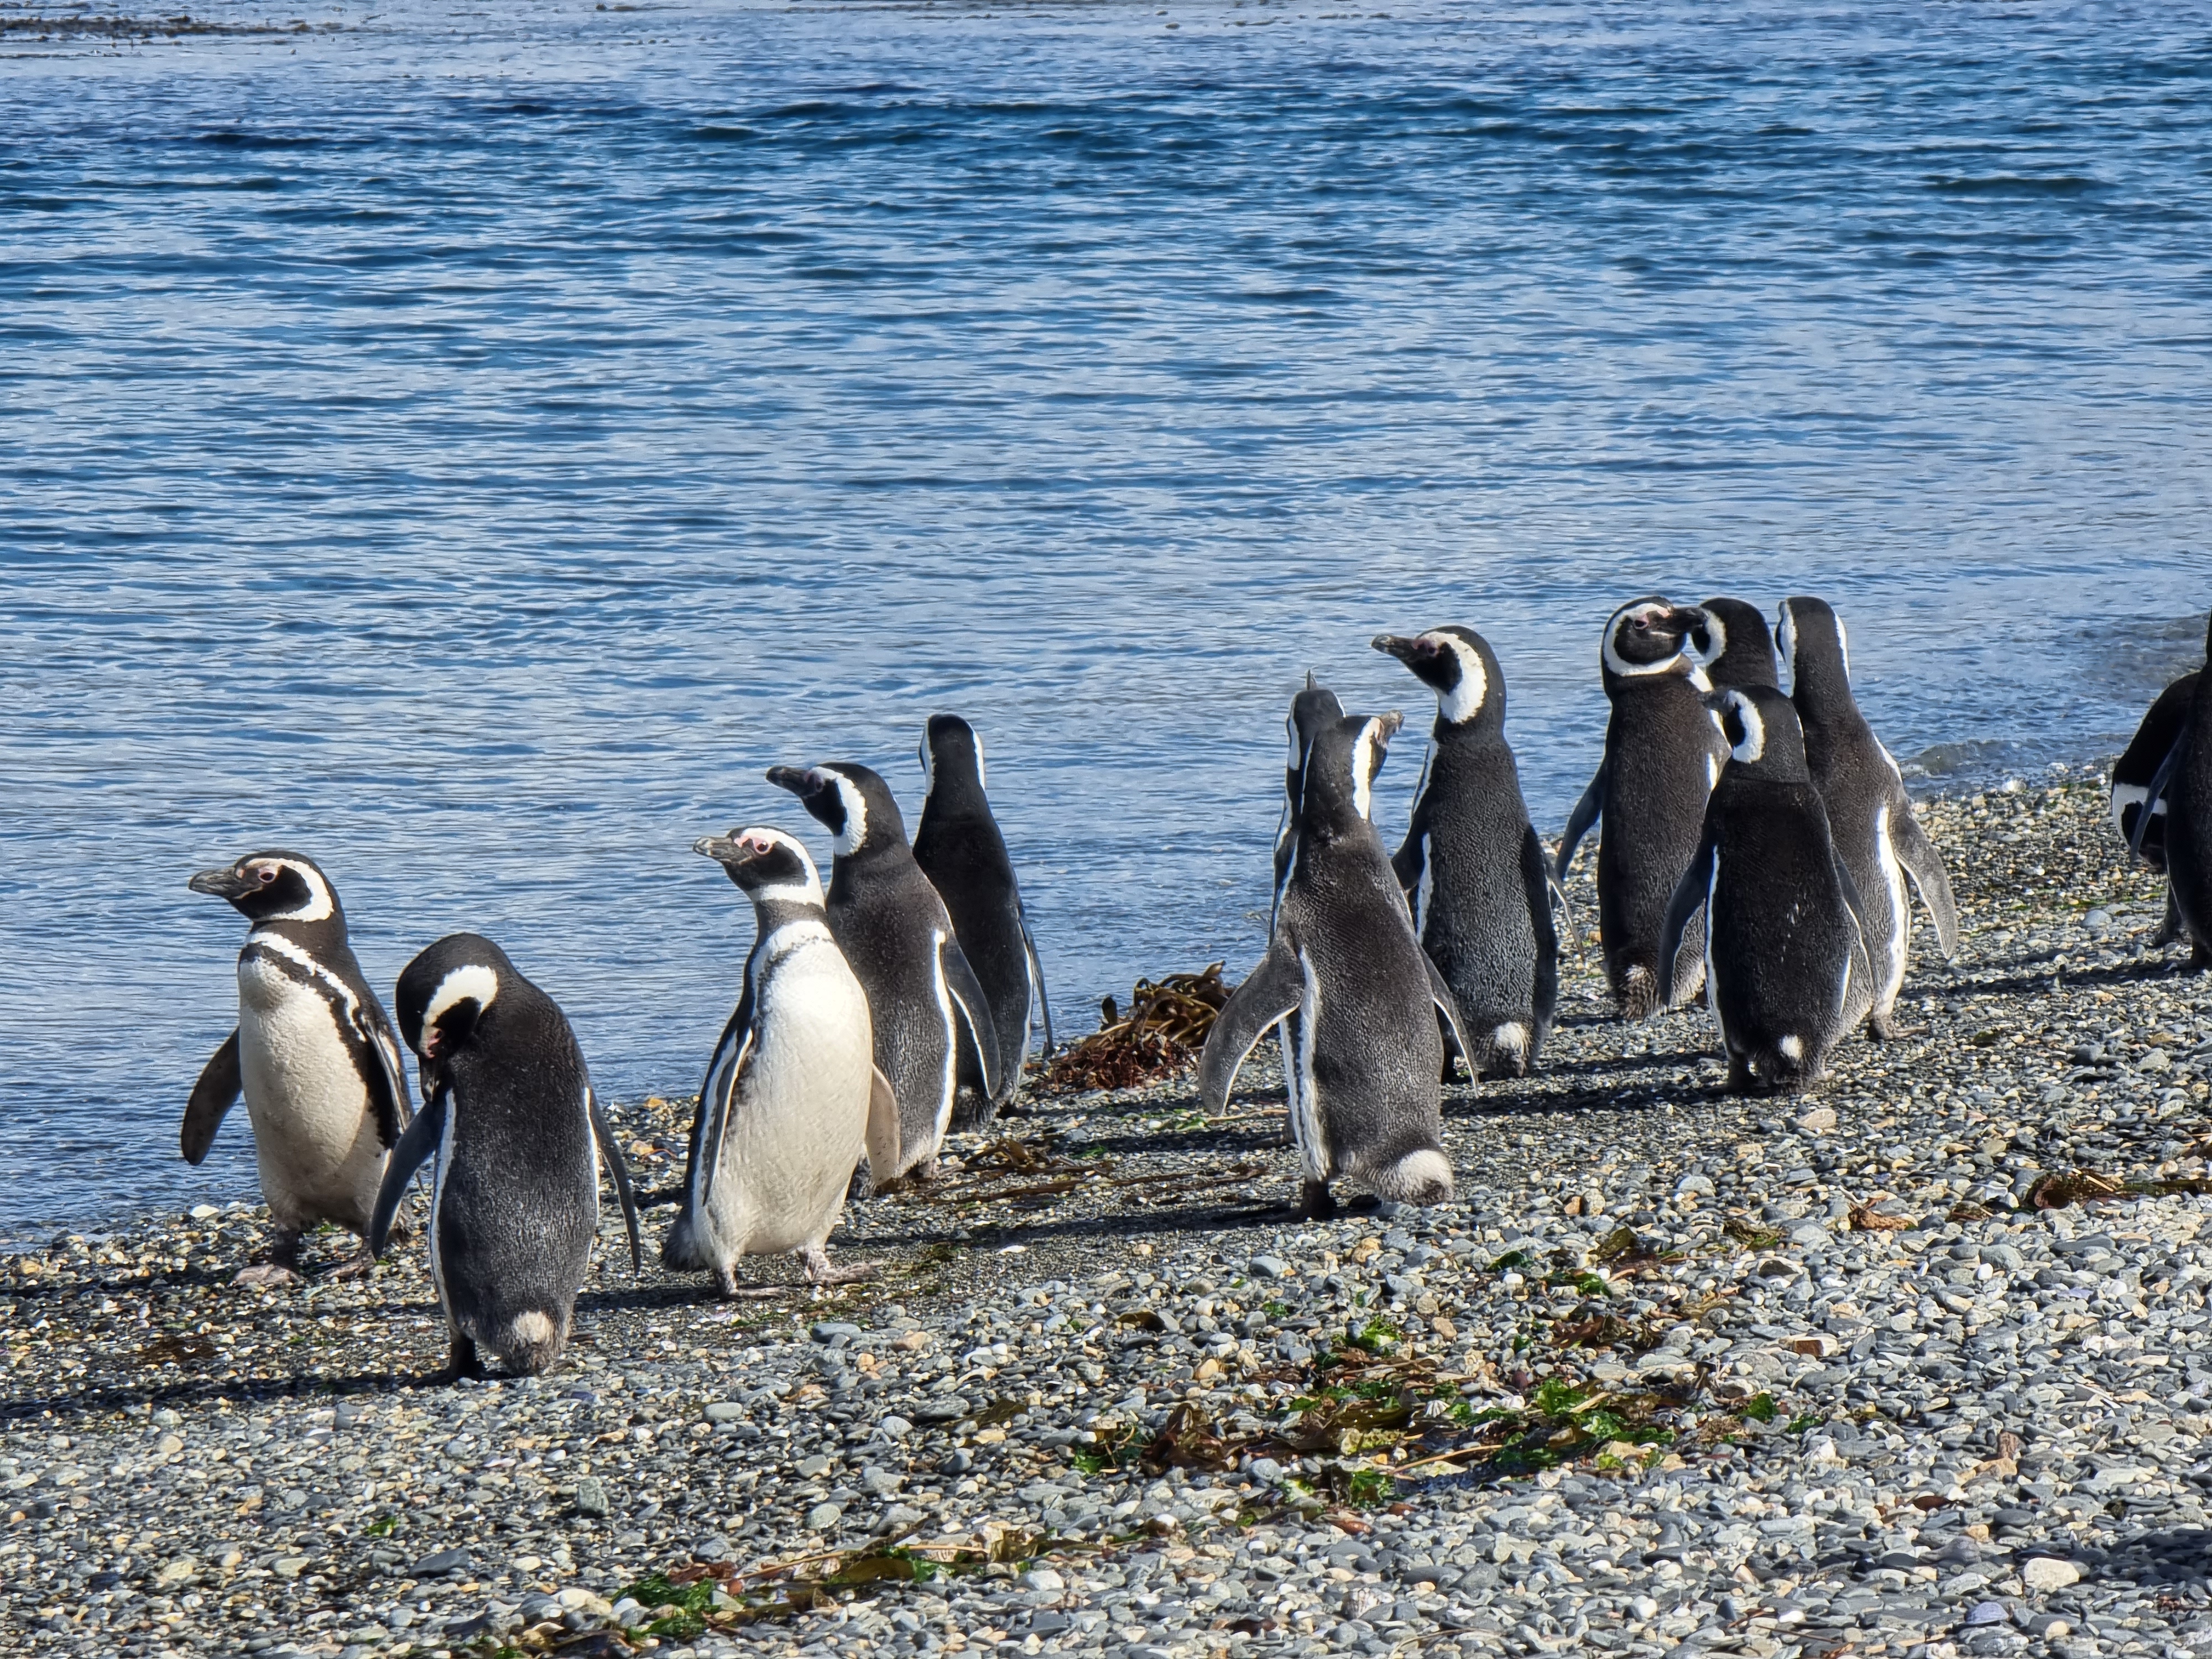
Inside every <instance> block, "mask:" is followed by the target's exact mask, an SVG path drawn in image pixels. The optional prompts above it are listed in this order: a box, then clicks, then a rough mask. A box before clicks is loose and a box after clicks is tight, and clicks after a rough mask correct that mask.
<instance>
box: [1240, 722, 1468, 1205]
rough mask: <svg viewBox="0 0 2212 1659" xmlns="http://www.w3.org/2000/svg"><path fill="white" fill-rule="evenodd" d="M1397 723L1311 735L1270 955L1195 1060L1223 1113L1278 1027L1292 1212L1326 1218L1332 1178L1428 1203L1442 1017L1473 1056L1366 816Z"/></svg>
mask: <svg viewBox="0 0 2212 1659" xmlns="http://www.w3.org/2000/svg"><path fill="white" fill-rule="evenodd" d="M1399 723H1400V717H1399V716H1398V715H1396V714H1387V715H1383V716H1380V717H1377V718H1373V719H1358V718H1346V719H1339V720H1332V721H1329V722H1328V723H1326V724H1324V725H1322V726H1320V727H1319V728H1318V729H1317V730H1316V732H1315V733H1314V736H1313V739H1312V741H1311V743H1310V744H1309V745H1308V746H1307V749H1306V751H1305V753H1304V756H1303V757H1301V771H1302V773H1303V786H1302V788H1301V790H1300V795H1299V802H1298V811H1297V829H1296V831H1295V836H1296V839H1295V844H1294V850H1293V854H1292V857H1291V870H1290V874H1289V877H1288V878H1287V879H1286V880H1285V884H1284V888H1283V896H1282V902H1281V903H1280V904H1279V906H1278V908H1277V912H1276V918H1275V927H1274V933H1273V938H1272V939H1270V940H1269V942H1268V945H1267V954H1266V955H1265V956H1264V957H1261V960H1260V964H1259V966H1257V967H1256V968H1255V969H1253V970H1252V972H1251V973H1250V975H1248V976H1247V977H1246V979H1245V981H1244V982H1243V984H1241V985H1239V986H1238V987H1237V989H1236V991H1235V992H1234V993H1233V994H1231V996H1230V999H1229V1001H1228V1003H1227V1005H1226V1006H1225V1007H1224V1008H1223V1009H1222V1011H1221V1012H1220V1014H1219V1015H1218V1017H1217V1018H1216V1019H1215V1021H1214V1024H1213V1028H1212V1030H1211V1031H1210V1032H1209V1033H1208V1034H1207V1036H1206V1047H1205V1049H1204V1051H1203V1053H1202V1054H1200V1059H1199V1098H1200V1103H1201V1105H1202V1106H1203V1107H1204V1109H1206V1111H1208V1112H1212V1113H1218V1112H1219V1111H1221V1110H1222V1109H1223V1108H1224V1106H1225V1104H1226V1103H1227V1101H1228V1098H1229V1090H1230V1087H1231V1085H1232V1084H1234V1083H1235V1081H1236V1079H1237V1069H1238V1068H1239V1067H1240V1066H1242V1065H1243V1062H1244V1059H1245V1056H1246V1055H1248V1054H1250V1053H1251V1051H1252V1048H1253V1046H1254V1045H1255V1044H1256V1043H1257V1042H1259V1041H1260V1039H1261V1036H1264V1035H1265V1034H1266V1033H1267V1031H1269V1030H1273V1028H1274V1027H1276V1026H1277V1025H1281V1026H1282V1027H1283V1028H1284V1051H1285V1058H1286V1063H1285V1066H1284V1078H1285V1085H1286V1087H1287V1089H1288V1092H1289V1097H1290V1102H1289V1105H1290V1109H1289V1113H1288V1117H1289V1121H1290V1126H1291V1139H1292V1141H1293V1143H1294V1144H1295V1145H1296V1146H1297V1149H1298V1157H1299V1162H1300V1164H1301V1165H1302V1166H1303V1169H1304V1194H1303V1199H1302V1202H1301V1205H1300V1211H1301V1213H1303V1214H1304V1215H1307V1216H1313V1217H1318V1216H1326V1215H1328V1214H1331V1213H1333V1212H1334V1208H1335V1204H1334V1199H1333V1197H1332V1196H1331V1194H1330V1191H1329V1185H1330V1182H1333V1181H1334V1180H1337V1179H1339V1178H1342V1179H1346V1180H1349V1181H1352V1182H1356V1183H1358V1184H1359V1185H1362V1186H1364V1187H1365V1188H1367V1189H1368V1190H1369V1191H1370V1192H1372V1193H1373V1194H1375V1195H1376V1197H1378V1198H1383V1199H1388V1200H1395V1201H1398V1202H1403V1203H1411V1204H1438V1203H1442V1202H1443V1201H1444V1200H1447V1199H1449V1197H1450V1196H1451V1194H1452V1171H1451V1164H1450V1161H1449V1159H1448V1158H1446V1157H1445V1156H1444V1152H1443V1117H1442V1110H1441V1100H1440V1096H1441V1092H1442V1085H1441V1083H1440V1082H1439V1080H1438V1079H1439V1078H1440V1077H1441V1075H1442V1071H1443V1053H1444V1050H1443V1037H1442V1035H1441V1034H1440V1033H1439V1031H1438V1030H1437V1012H1439V1011H1440V1012H1443V1015H1444V1017H1445V1018H1446V1019H1447V1020H1448V1021H1449V1022H1450V1024H1451V1025H1452V1027H1453V1032H1454V1036H1455V1037H1456V1039H1457V1040H1458V1042H1459V1043H1460V1045H1461V1048H1462V1051H1463V1052H1465V1053H1468V1054H1474V1053H1475V1052H1476V1050H1475V1048H1474V1044H1473V1043H1472V1042H1469V1041H1468V1037H1467V1035H1466V1032H1465V1030H1463V1029H1462V1027H1461V1025H1460V1019H1459V1009H1458V1007H1457V1006H1456V1004H1455V1002H1454V1000H1453V998H1452V994H1451V989H1450V987H1449V986H1447V985H1446V984H1445V983H1444V981H1443V975H1440V974H1439V973H1437V969H1436V965H1435V964H1434V963H1431V961H1430V960H1429V959H1428V957H1426V956H1425V955H1424V954H1423V952H1422V951H1421V946H1420V941H1419V939H1417V938H1415V936H1414V933H1413V920H1412V917H1411V916H1410V915H1409V914H1408V913H1407V908H1406V902H1405V896H1404V894H1403V892H1402V890H1401V889H1400V887H1399V885H1398V878H1397V875H1396V872H1395V871H1394V870H1393V869H1392V868H1391V865H1390V857H1389V853H1388V852H1387V851H1385V850H1384V848H1383V838H1382V836H1380V835H1379V834H1377V833H1376V829H1375V825H1374V823H1373V822H1372V821H1371V819H1370V786H1371V781H1372V780H1373V778H1374V776H1375V772H1376V767H1377V766H1378V765H1379V764H1380V757H1379V755H1378V753H1377V751H1378V750H1383V749H1385V748H1387V746H1388V744H1389V740H1390V737H1391V735H1392V733H1394V732H1396V731H1397V729H1398V726H1399Z"/></svg>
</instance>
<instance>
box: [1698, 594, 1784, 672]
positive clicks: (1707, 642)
mask: <svg viewBox="0 0 2212 1659" xmlns="http://www.w3.org/2000/svg"><path fill="white" fill-rule="evenodd" d="M1698 609H1699V610H1700V611H1703V612H1705V622H1704V623H1703V624H1702V625H1701V626H1699V627H1697V628H1693V629H1691V630H1690V647H1691V649H1692V650H1693V651H1694V652H1696V653H1697V657H1698V665H1699V667H1701V668H1703V669H1704V670H1705V678H1706V679H1707V680H1709V681H1710V682H1711V684H1712V687H1713V689H1714V690H1716V691H1724V690H1727V689H1728V688H1729V687H1730V686H1732V685H1771V686H1772V687H1774V688H1775V689H1776V690H1780V689H1781V686H1782V682H1781V680H1780V679H1779V678H1778V677H1777V675H1776V673H1775V671H1774V636H1773V635H1771V634H1770V633H1768V632H1767V631H1766V617H1765V615H1764V614H1763V613H1762V612H1761V611H1759V607H1758V606H1757V605H1753V604H1752V603H1751V602H1750V601H1749V600H1747V599H1727V598H1722V599H1707V600H1706V601H1705V603H1704V604H1703V605H1699V607H1698Z"/></svg>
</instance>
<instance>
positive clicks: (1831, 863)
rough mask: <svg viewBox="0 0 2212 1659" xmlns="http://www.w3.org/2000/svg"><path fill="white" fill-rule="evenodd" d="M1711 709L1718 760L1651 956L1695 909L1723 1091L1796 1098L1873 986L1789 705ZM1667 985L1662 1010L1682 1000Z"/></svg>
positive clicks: (1754, 690) (1867, 1004)
mask: <svg viewBox="0 0 2212 1659" xmlns="http://www.w3.org/2000/svg"><path fill="white" fill-rule="evenodd" d="M1711 706H1712V708H1713V712H1714V714H1716V715H1717V718H1718V723H1719V726H1720V729H1721V732H1722V734H1723V736H1724V737H1725V738H1727V739H1728V742H1729V763H1728V765H1727V766H1726V768H1724V769H1723V771H1722V773H1721V778H1720V781H1719V783H1717V785H1716V786H1715V787H1714V789H1713V793H1712V798H1711V800H1710V801H1708V802H1707V803H1706V806H1705V827H1704V829H1703V831H1702V833H1701V834H1700V836H1699V841H1698V847H1697V850H1696V853H1695V854H1693V855H1692V859H1691V860H1690V866H1689V868H1688V869H1687V870H1686V871H1685V872H1683V875H1682V879H1681V882H1680V884H1679V885H1678V886H1677V887H1676V888H1675V890H1674V898H1673V900H1672V902H1670V903H1669V904H1668V907H1667V920H1666V922H1665V925H1664V926H1663V927H1662V929H1661V931H1660V939H1659V943H1660V948H1661V952H1662V957H1671V958H1672V959H1673V960H1674V961H1675V962H1677V963H1684V962H1686V961H1688V960H1689V959H1690V957H1689V953H1688V952H1686V951H1681V952H1677V951H1676V949H1675V947H1676V946H1677V945H1678V943H1679V942H1680V939H1681V936H1682V935H1683V934H1684V933H1686V932H1687V931H1689V929H1690V927H1691V926H1692V920H1693V918H1694V917H1695V916H1696V915H1697V914H1698V912H1699V910H1701V909H1702V910H1703V911H1704V913H1705V1000H1706V1004H1707V1006H1709V1007H1711V1010H1712V1012H1713V1021H1714V1023H1715V1024H1717V1025H1718V1026H1719V1028H1720V1035H1721V1042H1722V1045H1723V1048H1725V1049H1726V1051H1727V1054H1728V1061H1729V1088H1730V1089H1731V1090H1733V1091H1735V1092H1736V1093H1739V1094H1754V1093H1773V1092H1782V1093H1788V1094H1798V1093H1802V1091H1805V1090H1806V1089H1808V1088H1810V1087H1811V1086H1812V1085H1814V1083H1815V1082H1817V1081H1818V1080H1819V1079H1820V1076H1821V1075H1822V1073H1824V1072H1825V1071H1826V1067H1827V1062H1828V1055H1829V1053H1830V1051H1831V1050H1832V1048H1834V1047H1835V1045H1836V1044H1837V1042H1839V1041H1841V1040H1842V1038H1843V1037H1844V1036H1845V1035H1847V1034H1848V1033H1849V1032H1850V1031H1851V1030H1853V1029H1854V1028H1855V1027H1856V1026H1857V1024H1859V1022H1860V1021H1861V1020H1863V1019H1864V1018H1866V1017H1867V1013H1868V1011H1869V1009H1871V1008H1872V1006H1874V991H1875V980H1874V975H1873V972H1872V970H1871V969H1869V965H1868V961H1867V952H1866V947H1865V945H1864V944H1863V941H1862V939H1861V938H1860V933H1859V924H1858V915H1857V893H1856V892H1855V891H1854V890H1853V889H1852V884H1851V877H1850V870H1849V869H1848V868H1847V867H1846V866H1845V863H1844V860H1843V858H1842V857H1841V856H1840V855H1839V854H1838V852H1837V849H1836V845H1835V842H1833V841H1832V839H1831V837H1830V836H1829V834H1828V817H1827V812H1826V809H1825V808H1824V807H1823V806H1822V805H1821V804H1820V791H1819V789H1817V788H1816V787H1814V783H1813V776H1812V773H1811V770H1810V769H1809V768H1808V765H1807V763H1806V758H1805V736H1804V732H1802V729H1801V728H1800V727H1799V725H1798V721H1797V712H1796V709H1795V708H1792V707H1791V705H1790V700H1789V699H1788V698H1787V697H1785V696H1783V695H1782V693H1781V692H1779V691H1778V690H1775V689H1774V688H1773V687H1771V686H1765V685H1748V686H1736V687H1732V688H1730V689H1729V690H1725V691H1717V692H1715V693H1713V694H1712V698H1711ZM1687 979H1688V975H1686V974H1685V975H1681V976H1680V977H1679V978H1678V979H1677V981H1676V983H1675V985H1674V991H1673V995H1672V996H1671V997H1670V1000H1677V1001H1679V1000H1686V999H1687V997H1689V996H1691V995H1693V994H1695V986H1694V984H1693V983H1686V982H1685V981H1687Z"/></svg>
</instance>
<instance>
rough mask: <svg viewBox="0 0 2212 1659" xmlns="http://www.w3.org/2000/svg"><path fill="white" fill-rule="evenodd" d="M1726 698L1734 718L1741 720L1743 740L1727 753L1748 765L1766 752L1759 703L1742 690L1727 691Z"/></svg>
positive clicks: (1764, 733)
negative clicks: (1732, 710) (1733, 710)
mask: <svg viewBox="0 0 2212 1659" xmlns="http://www.w3.org/2000/svg"><path fill="white" fill-rule="evenodd" d="M1728 700H1729V707H1730V708H1734V709H1735V714H1736V718H1737V719H1738V720H1741V721H1742V722H1743V741H1742V742H1741V743H1739V744H1736V745H1735V747H1734V748H1733V749H1731V750H1729V754H1731V755H1732V756H1734V757H1735V758H1736V759H1737V760H1740V761H1741V762H1743V763H1744V764H1746V765H1747V766H1748V765H1750V764H1751V763H1753V762H1754V761H1756V760H1758V759H1759V757H1760V756H1762V755H1764V754H1765V752H1766V722H1765V720H1761V719H1759V705H1758V704H1757V703H1755V702H1753V701H1752V700H1751V699H1750V698H1749V697H1747V696H1744V695H1743V693H1742V692H1741V691H1731V692H1729V694H1728Z"/></svg>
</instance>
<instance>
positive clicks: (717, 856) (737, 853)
mask: <svg viewBox="0 0 2212 1659" xmlns="http://www.w3.org/2000/svg"><path fill="white" fill-rule="evenodd" d="M691 850H692V851H693V852H695V853H696V854H699V855H700V856H701V857H702V858H709V859H712V860H714V862H715V863H717V864H721V865H730V864H735V863H736V862H737V861H738V860H739V859H741V858H743V857H744V848H742V847H739V846H738V843H737V842H734V841H732V840H731V839H730V838H729V837H728V836H700V837H699V839H698V840H696V841H695V842H692V843H691Z"/></svg>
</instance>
